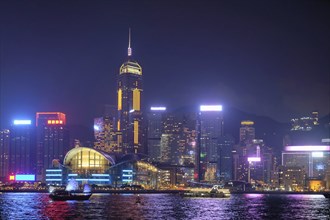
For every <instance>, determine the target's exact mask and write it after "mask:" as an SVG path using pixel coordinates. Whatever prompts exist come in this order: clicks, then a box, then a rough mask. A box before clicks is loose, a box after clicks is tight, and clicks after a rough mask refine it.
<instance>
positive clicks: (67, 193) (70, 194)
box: [49, 180, 92, 201]
mask: <svg viewBox="0 0 330 220" xmlns="http://www.w3.org/2000/svg"><path fill="white" fill-rule="evenodd" d="M78 188H79V186H78V183H77V182H76V181H75V180H70V181H69V183H68V185H67V187H66V189H65V190H60V189H56V188H54V187H49V191H50V194H49V198H51V199H52V200H54V201H67V200H79V201H81V200H89V198H90V197H91V196H92V192H91V187H90V186H89V185H88V184H85V185H84V190H83V191H79V190H78Z"/></svg>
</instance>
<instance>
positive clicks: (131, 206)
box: [0, 193, 330, 219]
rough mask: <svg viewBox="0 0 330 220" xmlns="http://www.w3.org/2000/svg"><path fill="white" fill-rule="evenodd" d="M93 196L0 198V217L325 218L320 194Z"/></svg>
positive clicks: (12, 195) (326, 202)
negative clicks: (76, 198) (86, 198)
mask: <svg viewBox="0 0 330 220" xmlns="http://www.w3.org/2000/svg"><path fill="white" fill-rule="evenodd" d="M140 198H141V203H136V195H133V194H126V195H110V194H94V195H93V196H92V197H91V199H90V200H89V201H51V200H50V199H49V198H48V194H41V193H39V194H38V193H3V194H0V213H1V214H0V219H291V218H303V219H328V217H329V216H330V211H329V206H330V200H329V199H326V198H324V197H323V196H320V195H260V194H246V195H232V196H231V198H228V199H221V198H181V197H180V196H178V195H170V194H151V195H149V194H146V195H144V194H141V195H140Z"/></svg>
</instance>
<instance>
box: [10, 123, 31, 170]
mask: <svg viewBox="0 0 330 220" xmlns="http://www.w3.org/2000/svg"><path fill="white" fill-rule="evenodd" d="M34 131H35V130H34V126H33V125H32V122H31V120H14V122H13V125H12V127H11V129H10V148H9V167H8V169H9V173H10V174H17V173H21V174H24V173H35V161H36V158H35V152H36V148H35V133H34Z"/></svg>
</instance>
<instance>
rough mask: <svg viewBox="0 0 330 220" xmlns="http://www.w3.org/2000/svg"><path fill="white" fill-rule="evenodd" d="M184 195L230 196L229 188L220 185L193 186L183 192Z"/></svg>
mask: <svg viewBox="0 0 330 220" xmlns="http://www.w3.org/2000/svg"><path fill="white" fill-rule="evenodd" d="M181 195H182V196H183V197H206V198H228V197H230V191H229V189H224V188H222V187H221V186H220V185H214V186H213V187H212V188H211V189H210V188H191V189H189V190H186V191H185V192H183V193H181Z"/></svg>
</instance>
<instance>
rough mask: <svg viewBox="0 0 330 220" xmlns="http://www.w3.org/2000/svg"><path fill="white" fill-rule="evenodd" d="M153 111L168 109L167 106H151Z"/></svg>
mask: <svg viewBox="0 0 330 220" xmlns="http://www.w3.org/2000/svg"><path fill="white" fill-rule="evenodd" d="M150 110H151V111H165V110H166V107H160V106H158V107H151V108H150Z"/></svg>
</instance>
